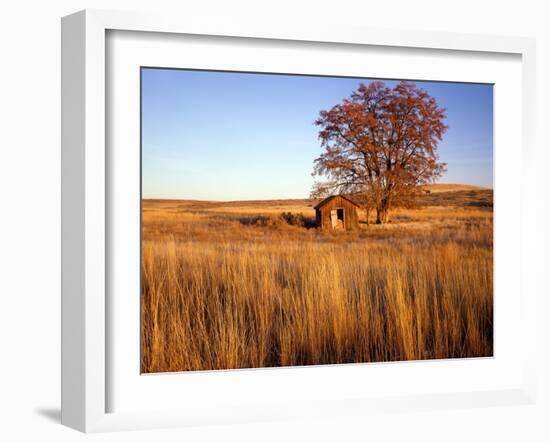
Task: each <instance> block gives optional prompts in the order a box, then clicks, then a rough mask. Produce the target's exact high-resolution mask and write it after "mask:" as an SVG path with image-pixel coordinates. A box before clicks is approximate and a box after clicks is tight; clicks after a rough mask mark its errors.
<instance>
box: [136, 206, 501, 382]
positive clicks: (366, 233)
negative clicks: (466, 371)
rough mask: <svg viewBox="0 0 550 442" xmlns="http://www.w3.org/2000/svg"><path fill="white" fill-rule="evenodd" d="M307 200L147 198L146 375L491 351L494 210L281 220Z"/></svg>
mask: <svg viewBox="0 0 550 442" xmlns="http://www.w3.org/2000/svg"><path fill="white" fill-rule="evenodd" d="M309 204H310V203H309V202H307V201H305V202H303V203H299V204H288V203H287V204H275V206H276V209H274V208H273V207H270V206H269V204H268V203H265V204H258V205H256V207H254V204H249V205H245V204H243V205H242V207H241V210H239V207H240V206H239V205H235V206H234V207H232V210H227V207H226V206H224V204H220V205H217V206H215V207H208V208H207V210H205V208H204V207H200V205H197V204H196V203H188V202H169V201H164V202H148V201H145V202H144V206H143V207H144V211H143V243H142V254H143V258H142V345H143V347H142V370H143V371H144V372H165V371H183V370H210V369H230V368H247V367H270V366H289V365H311V364H332V363H347V362H371V361H400V360H414V359H432V358H457V357H478V356H490V355H492V352H493V325H492V318H493V295H492V293H493V279H492V278H493V272H492V262H493V255H492V210H487V209H481V208H470V207H433V208H431V207H428V208H424V209H419V210H412V209H409V210H400V211H397V212H396V213H395V215H394V219H395V221H394V223H392V224H390V225H387V226H373V225H370V226H368V227H367V226H366V225H364V224H363V225H362V228H361V230H360V231H356V232H339V233H338V234H331V233H322V232H320V231H318V230H317V229H306V228H303V227H296V226H290V225H288V224H286V223H285V222H283V221H282V220H281V219H280V218H278V216H277V214H278V213H280V212H281V211H284V210H286V209H288V208H289V207H292V208H293V209H294V212H296V213H299V212H302V213H304V214H306V215H308V216H309V215H311V213H312V209H311V206H310V205H309ZM280 207H285V209H283V210H279V208H280ZM308 210H309V211H308ZM253 214H256V215H258V214H260V215H261V214H264V215H267V216H269V217H272V218H269V219H270V220H271V219H272V222H269V223H264V224H261V225H260V224H254V223H248V222H243V221H246V216H252V215H253ZM243 217H244V218H243ZM399 217H403V218H401V221H399V220H400V218H399Z"/></svg>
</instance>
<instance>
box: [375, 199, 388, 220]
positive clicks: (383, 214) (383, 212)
mask: <svg viewBox="0 0 550 442" xmlns="http://www.w3.org/2000/svg"><path fill="white" fill-rule="evenodd" d="M388 206H389V204H388V202H387V201H382V203H381V204H380V206H378V207H377V208H376V224H384V223H387V222H388V221H389V219H390V210H389V207H388Z"/></svg>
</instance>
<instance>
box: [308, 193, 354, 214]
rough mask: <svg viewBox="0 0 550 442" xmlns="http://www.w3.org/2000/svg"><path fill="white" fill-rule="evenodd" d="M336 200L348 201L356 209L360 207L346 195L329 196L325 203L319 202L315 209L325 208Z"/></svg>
mask: <svg viewBox="0 0 550 442" xmlns="http://www.w3.org/2000/svg"><path fill="white" fill-rule="evenodd" d="M334 198H342V199H344V200H346V201H348V202H349V203H351V204H353V205H354V206H355V207H359V208H360V206H359V205H358V204H357V203H356V202H355V201H353V200H351V199H349V198H348V197H346V196H344V195H331V196H329V197H328V198H325V199H324V200H323V201H321V202H319V203H318V204H317V205H316V206H315V207H314V209H315V210H317V209H320V208H321V207H323V206H324V205H325V204H327V203H329V202H330V201H332V200H333V199H334Z"/></svg>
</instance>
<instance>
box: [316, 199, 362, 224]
mask: <svg viewBox="0 0 550 442" xmlns="http://www.w3.org/2000/svg"><path fill="white" fill-rule="evenodd" d="M337 209H344V222H343V228H344V229H345V230H352V229H357V228H359V218H358V214H357V206H356V205H355V204H353V203H352V202H350V201H348V200H347V199H345V198H342V197H341V196H336V197H333V198H332V199H330V201H327V203H326V204H324V205H322V206H321V207H319V208H318V209H316V211H315V212H316V219H317V225H318V226H319V227H321V228H322V229H324V230H332V229H333V226H332V221H331V217H330V213H331V211H332V210H337Z"/></svg>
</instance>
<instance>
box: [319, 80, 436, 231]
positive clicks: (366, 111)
mask: <svg viewBox="0 0 550 442" xmlns="http://www.w3.org/2000/svg"><path fill="white" fill-rule="evenodd" d="M445 118H446V115H445V109H442V108H440V107H439V106H438V104H437V102H436V100H435V98H433V97H432V96H430V95H429V94H428V93H427V92H426V91H424V90H422V89H419V88H417V87H416V86H415V85H414V84H411V83H408V82H405V81H402V82H400V83H398V84H397V85H396V86H395V87H393V88H390V87H387V86H386V85H385V84H384V83H383V82H381V81H373V82H371V83H369V84H368V85H365V84H360V85H359V88H358V89H357V90H356V91H354V92H353V93H352V94H351V96H350V97H349V98H346V99H344V100H343V101H342V103H340V104H337V105H335V106H334V107H332V109H330V110H323V111H321V112H320V114H319V118H318V119H317V120H316V121H315V124H316V125H317V126H319V127H320V130H319V139H320V140H321V147H323V148H324V151H323V153H322V154H321V156H320V157H319V158H317V159H316V160H315V162H314V171H313V174H312V175H313V176H322V177H325V178H326V181H324V182H317V183H315V185H314V187H313V189H312V196H313V197H321V196H327V195H331V194H335V193H354V194H356V195H357V196H358V197H360V200H361V203H362V204H363V206H364V207H365V208H366V209H367V214H368V211H369V210H371V209H374V210H376V222H377V223H384V222H386V221H387V220H388V217H389V211H390V209H391V208H392V207H396V206H402V205H409V204H413V203H414V198H415V196H416V195H417V193H418V190H419V186H421V185H424V184H427V183H430V182H434V181H435V180H436V179H437V178H439V177H440V176H441V175H442V174H443V173H444V172H445V170H446V169H445V168H446V165H445V163H442V162H439V156H438V152H437V147H438V143H439V142H440V141H441V140H442V137H443V134H444V133H445V131H446V129H447V126H446V125H445V124H444V122H443V121H444V119H445Z"/></svg>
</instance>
